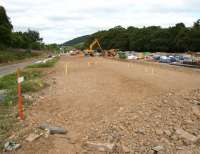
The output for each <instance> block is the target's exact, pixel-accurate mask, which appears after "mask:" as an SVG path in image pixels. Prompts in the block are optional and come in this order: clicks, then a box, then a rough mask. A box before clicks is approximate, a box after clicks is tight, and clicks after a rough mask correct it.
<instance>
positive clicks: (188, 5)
mask: <svg viewBox="0 0 200 154" xmlns="http://www.w3.org/2000/svg"><path fill="white" fill-rule="evenodd" d="M0 5H3V6H4V7H5V8H6V10H7V12H8V15H9V17H10V18H11V21H12V23H13V25H14V27H15V30H23V31H24V30H27V29H28V28H31V29H34V30H38V31H39V32H40V33H41V36H42V37H43V38H44V41H45V42H47V43H52V42H57V43H61V42H64V41H66V40H69V39H72V38H74V37H77V36H81V35H86V34H90V33H93V32H96V31H98V30H103V29H108V28H111V27H113V26H117V25H122V26H125V27H127V26H139V27H142V26H150V25H161V26H165V27H168V26H172V25H174V24H176V23H178V22H184V23H185V24H186V25H187V26H191V25H192V24H193V22H194V21H196V20H197V19H198V18H199V17H200V13H199V12H200V7H199V6H200V1H199V0H167V1H164V0H109V1H108V0H73V1H71V0H56V1H53V0H34V1H33V0H1V1H0Z"/></svg>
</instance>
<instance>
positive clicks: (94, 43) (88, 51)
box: [85, 39, 102, 56]
mask: <svg viewBox="0 0 200 154" xmlns="http://www.w3.org/2000/svg"><path fill="white" fill-rule="evenodd" d="M96 44H97V46H98V47H99V49H100V50H102V48H101V45H100V43H99V41H98V39H95V40H94V41H93V42H92V43H91V44H90V47H89V49H86V50H85V54H86V55H90V56H94V50H93V47H94V46H95V45H96Z"/></svg>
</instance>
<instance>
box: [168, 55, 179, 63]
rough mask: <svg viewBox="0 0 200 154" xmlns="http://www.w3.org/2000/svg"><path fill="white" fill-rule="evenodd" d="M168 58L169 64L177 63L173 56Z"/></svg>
mask: <svg viewBox="0 0 200 154" xmlns="http://www.w3.org/2000/svg"><path fill="white" fill-rule="evenodd" d="M169 58H170V62H171V63H174V62H176V61H177V60H176V58H175V57H174V56H169Z"/></svg>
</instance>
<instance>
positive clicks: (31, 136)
mask: <svg viewBox="0 0 200 154" xmlns="http://www.w3.org/2000/svg"><path fill="white" fill-rule="evenodd" d="M42 135H43V133H41V134H35V133H31V134H30V135H29V136H28V137H27V138H26V141H28V142H33V141H35V140H37V139H39V138H40V137H41V136H42Z"/></svg>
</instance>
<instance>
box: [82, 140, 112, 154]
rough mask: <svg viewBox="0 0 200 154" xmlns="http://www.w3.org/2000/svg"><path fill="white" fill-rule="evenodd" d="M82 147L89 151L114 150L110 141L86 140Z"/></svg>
mask: <svg viewBox="0 0 200 154" xmlns="http://www.w3.org/2000/svg"><path fill="white" fill-rule="evenodd" d="M84 147H86V148H87V149H88V150H91V151H100V152H113V151H114V150H115V144H111V143H95V142H89V141H88V142H86V143H85V144H84Z"/></svg>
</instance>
